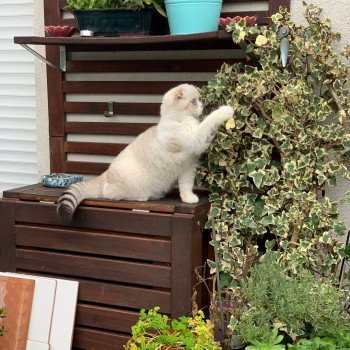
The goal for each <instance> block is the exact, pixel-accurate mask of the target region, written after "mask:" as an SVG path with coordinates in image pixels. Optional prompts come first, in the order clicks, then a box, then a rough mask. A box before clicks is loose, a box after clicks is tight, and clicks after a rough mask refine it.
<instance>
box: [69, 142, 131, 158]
mask: <svg viewBox="0 0 350 350" xmlns="http://www.w3.org/2000/svg"><path fill="white" fill-rule="evenodd" d="M126 146H127V144H121V143H97V142H73V141H68V142H65V144H64V151H65V152H66V153H82V154H104V155H110V156H116V155H117V154H119V153H120V152H121V151H122V150H123V149H124V148H125V147H126Z"/></svg>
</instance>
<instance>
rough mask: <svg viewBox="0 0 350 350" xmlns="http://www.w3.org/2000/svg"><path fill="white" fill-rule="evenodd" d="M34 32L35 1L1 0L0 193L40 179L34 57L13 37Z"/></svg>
mask: <svg viewBox="0 0 350 350" xmlns="http://www.w3.org/2000/svg"><path fill="white" fill-rule="evenodd" d="M32 34H33V0H0V196H1V194H2V191H4V190H6V189H10V188H13V187H19V186H24V185H27V184H31V183H35V182H37V181H38V175H37V147H36V142H37V140H36V119H35V66H34V58H33V56H31V55H30V54H29V53H28V52H27V51H25V50H24V49H23V48H21V47H20V46H19V45H15V44H14V43H13V37H14V36H25V35H32Z"/></svg>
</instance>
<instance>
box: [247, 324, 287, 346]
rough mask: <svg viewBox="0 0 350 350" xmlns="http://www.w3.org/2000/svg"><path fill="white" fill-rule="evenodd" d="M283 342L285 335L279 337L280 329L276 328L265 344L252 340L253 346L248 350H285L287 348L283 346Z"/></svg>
mask: <svg viewBox="0 0 350 350" xmlns="http://www.w3.org/2000/svg"><path fill="white" fill-rule="evenodd" d="M282 340H283V335H278V329H277V328H274V329H273V330H272V331H271V334H270V337H269V339H267V340H266V341H265V342H262V341H258V340H252V342H251V343H252V344H253V345H249V346H247V347H246V350H285V349H286V347H285V346H284V345H281V344H280V343H281V341H282Z"/></svg>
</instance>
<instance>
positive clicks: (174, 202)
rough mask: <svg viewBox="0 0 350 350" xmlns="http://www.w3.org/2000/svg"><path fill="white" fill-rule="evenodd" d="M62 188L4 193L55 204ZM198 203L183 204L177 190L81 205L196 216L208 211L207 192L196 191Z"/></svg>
mask: <svg viewBox="0 0 350 350" xmlns="http://www.w3.org/2000/svg"><path fill="white" fill-rule="evenodd" d="M64 190H65V189H64V188H54V187H46V186H43V185H42V184H34V185H30V186H24V187H20V188H17V189H14V190H11V191H6V192H4V193H5V194H6V197H7V198H17V199H21V200H25V201H36V202H38V201H45V202H57V200H58V198H59V197H60V196H61V195H62V192H63V191H64ZM196 193H197V195H198V196H199V202H198V203H196V204H187V203H183V202H182V201H181V199H180V196H179V193H178V190H177V189H174V190H172V191H171V192H170V193H169V194H168V195H167V196H166V197H165V198H162V199H159V200H152V201H146V202H137V201H115V200H110V199H86V200H84V201H83V203H82V204H83V205H84V206H85V205H87V206H94V207H103V208H116V209H128V210H133V209H136V210H137V209H141V210H147V211H150V212H159V213H175V212H177V213H187V214H197V213H199V212H202V211H208V209H209V202H208V192H207V190H205V189H197V190H196Z"/></svg>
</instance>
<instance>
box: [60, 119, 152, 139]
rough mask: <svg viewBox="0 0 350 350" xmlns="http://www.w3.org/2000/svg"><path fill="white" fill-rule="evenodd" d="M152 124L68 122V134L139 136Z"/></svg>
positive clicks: (66, 124)
mask: <svg viewBox="0 0 350 350" xmlns="http://www.w3.org/2000/svg"><path fill="white" fill-rule="evenodd" d="M154 125H155V124H152V123H91V122H66V123H65V126H66V132H67V133H68V134H69V133H71V134H98V135H100V134H101V135H130V136H135V135H139V134H141V133H142V132H144V131H145V130H147V129H149V128H150V127H152V126H154Z"/></svg>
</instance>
